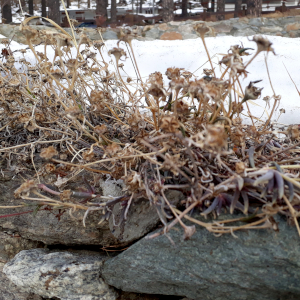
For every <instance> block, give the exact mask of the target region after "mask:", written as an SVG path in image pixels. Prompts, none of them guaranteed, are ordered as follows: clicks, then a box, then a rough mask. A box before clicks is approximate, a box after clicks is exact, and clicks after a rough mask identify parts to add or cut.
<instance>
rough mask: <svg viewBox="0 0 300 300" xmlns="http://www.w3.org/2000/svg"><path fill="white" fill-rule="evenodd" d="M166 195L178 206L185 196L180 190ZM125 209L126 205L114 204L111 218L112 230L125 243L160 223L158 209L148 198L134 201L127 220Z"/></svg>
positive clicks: (141, 235) (139, 236) (110, 225)
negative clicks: (124, 217) (125, 218)
mask: <svg viewBox="0 0 300 300" xmlns="http://www.w3.org/2000/svg"><path fill="white" fill-rule="evenodd" d="M166 197H167V198H168V199H169V201H170V203H171V204H172V205H174V206H177V204H178V203H179V201H180V200H183V199H184V198H185V197H184V195H183V194H182V193H181V192H179V191H168V192H166ZM125 209H126V207H124V206H123V205H122V204H120V203H118V204H117V205H115V206H114V208H113V211H112V216H111V217H110V219H109V228H110V230H111V232H112V233H113V235H114V236H115V237H116V238H117V239H118V240H119V241H121V242H123V243H130V242H133V241H135V240H137V239H139V238H141V237H143V236H144V235H145V234H147V233H148V232H150V231H151V230H153V229H154V228H155V227H156V226H157V225H158V224H159V223H160V218H159V215H158V213H157V210H156V209H155V207H154V205H151V204H150V201H149V200H148V199H137V200H135V201H133V203H132V204H131V206H130V208H129V211H128V215H127V220H123V219H122V217H121V216H123V214H124V210H125Z"/></svg>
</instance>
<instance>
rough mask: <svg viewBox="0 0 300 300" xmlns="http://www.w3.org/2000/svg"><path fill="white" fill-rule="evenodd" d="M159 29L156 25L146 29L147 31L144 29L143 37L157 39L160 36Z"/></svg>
mask: <svg viewBox="0 0 300 300" xmlns="http://www.w3.org/2000/svg"><path fill="white" fill-rule="evenodd" d="M159 33H160V30H159V29H158V28H156V27H154V28H152V29H150V30H148V31H145V37H146V38H152V39H159V36H160V34H159Z"/></svg>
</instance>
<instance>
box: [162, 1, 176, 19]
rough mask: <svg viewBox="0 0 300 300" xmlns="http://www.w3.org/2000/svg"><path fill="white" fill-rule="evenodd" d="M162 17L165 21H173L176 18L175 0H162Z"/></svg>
mask: <svg viewBox="0 0 300 300" xmlns="http://www.w3.org/2000/svg"><path fill="white" fill-rule="evenodd" d="M162 7H163V12H162V17H163V21H164V22H171V21H173V20H174V13H173V9H174V3H173V0H162Z"/></svg>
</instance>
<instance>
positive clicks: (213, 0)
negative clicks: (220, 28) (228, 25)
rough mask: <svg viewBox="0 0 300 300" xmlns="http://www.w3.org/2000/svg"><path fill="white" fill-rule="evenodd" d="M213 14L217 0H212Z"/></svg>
mask: <svg viewBox="0 0 300 300" xmlns="http://www.w3.org/2000/svg"><path fill="white" fill-rule="evenodd" d="M210 9H211V11H212V12H215V0H211V7H210Z"/></svg>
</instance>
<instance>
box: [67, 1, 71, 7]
mask: <svg viewBox="0 0 300 300" xmlns="http://www.w3.org/2000/svg"><path fill="white" fill-rule="evenodd" d="M70 5H71V0H67V8H69V7H70Z"/></svg>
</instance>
